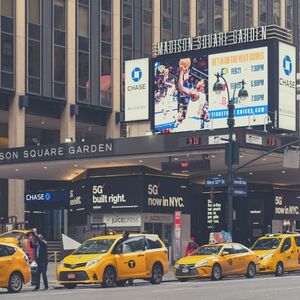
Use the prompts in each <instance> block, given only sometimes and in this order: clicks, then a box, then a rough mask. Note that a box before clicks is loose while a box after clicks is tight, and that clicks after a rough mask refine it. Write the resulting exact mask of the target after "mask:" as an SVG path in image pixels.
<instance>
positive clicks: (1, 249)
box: [0, 243, 30, 293]
mask: <svg viewBox="0 0 300 300" xmlns="http://www.w3.org/2000/svg"><path fill="white" fill-rule="evenodd" d="M29 281H30V266H29V260H28V258H27V256H26V254H25V253H24V252H23V251H22V250H21V249H20V248H19V247H17V246H15V245H13V244H4V243H0V287H1V288H7V289H8V291H9V292H10V293H18V292H20V291H21V289H22V287H23V284H26V283H28V282H29Z"/></svg>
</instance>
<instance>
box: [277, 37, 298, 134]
mask: <svg viewBox="0 0 300 300" xmlns="http://www.w3.org/2000/svg"><path fill="white" fill-rule="evenodd" d="M278 63H279V78H278V83H279V87H278V88H279V99H278V127H279V128H280V129H286V130H292V131H295V130H296V48H295V46H292V45H288V44H284V43H282V42H280V43H279V62H278Z"/></svg>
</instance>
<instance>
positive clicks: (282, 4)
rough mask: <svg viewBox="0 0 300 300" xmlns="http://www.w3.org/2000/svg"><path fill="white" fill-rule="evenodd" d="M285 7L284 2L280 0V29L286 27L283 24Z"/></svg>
mask: <svg viewBox="0 0 300 300" xmlns="http://www.w3.org/2000/svg"><path fill="white" fill-rule="evenodd" d="M298 5H299V4H298ZM285 7H286V0H281V1H280V26H281V27H286V26H285V25H286V24H285V19H286V14H285Z"/></svg>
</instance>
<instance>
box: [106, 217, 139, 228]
mask: <svg viewBox="0 0 300 300" xmlns="http://www.w3.org/2000/svg"><path fill="white" fill-rule="evenodd" d="M103 222H104V223H105V224H106V226H107V227H140V226H141V225H142V217H141V215H139V214H120V215H104V216H103Z"/></svg>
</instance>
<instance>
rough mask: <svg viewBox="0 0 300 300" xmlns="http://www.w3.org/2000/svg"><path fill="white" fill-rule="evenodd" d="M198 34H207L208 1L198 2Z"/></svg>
mask: <svg viewBox="0 0 300 300" xmlns="http://www.w3.org/2000/svg"><path fill="white" fill-rule="evenodd" d="M197 32H198V34H199V35H204V34H207V0H197Z"/></svg>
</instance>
